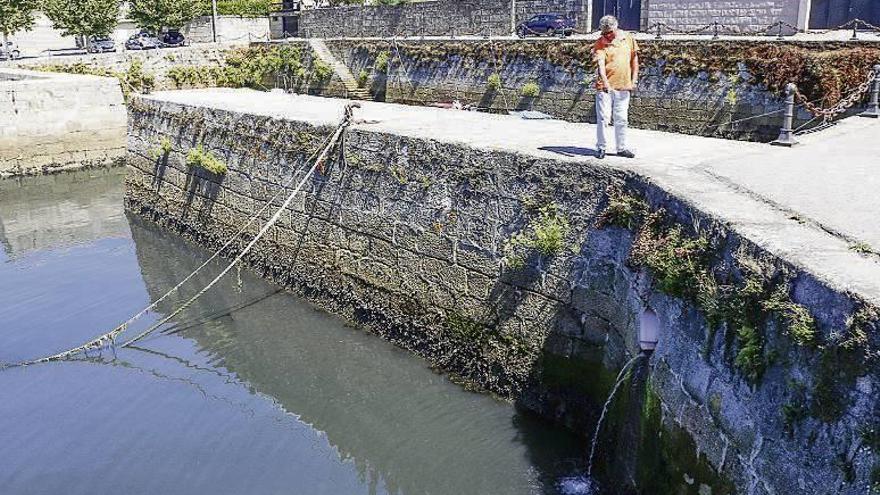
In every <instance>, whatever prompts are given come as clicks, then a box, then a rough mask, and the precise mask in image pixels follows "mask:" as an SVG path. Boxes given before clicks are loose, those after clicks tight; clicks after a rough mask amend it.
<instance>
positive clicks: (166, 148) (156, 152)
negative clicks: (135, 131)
mask: <svg viewBox="0 0 880 495" xmlns="http://www.w3.org/2000/svg"><path fill="white" fill-rule="evenodd" d="M169 153H171V140H170V139H168V138H167V137H164V136H163V137H162V139H160V140H159V144H158V145H157V146H156V147H155V148H152V149H150V153H149V155H150V158H152V159H153V160H159V159H161V158H164V157H166V156H168V154H169Z"/></svg>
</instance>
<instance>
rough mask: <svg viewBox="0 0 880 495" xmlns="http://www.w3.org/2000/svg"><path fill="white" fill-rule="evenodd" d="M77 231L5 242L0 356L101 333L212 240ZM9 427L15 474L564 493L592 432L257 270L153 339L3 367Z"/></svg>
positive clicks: (172, 485) (79, 481)
mask: <svg viewBox="0 0 880 495" xmlns="http://www.w3.org/2000/svg"><path fill="white" fill-rule="evenodd" d="M116 187H117V188H118V191H121V188H122V186H121V180H119V181H118V183H117V185H116ZM120 196H121V195H120ZM4 200H5V198H4V197H0V222H5V221H8V218H4V217H3V215H4V214H5V212H7V211H10V209H8V208H7V209H4V207H3V202H4ZM37 201H42V202H45V201H49V199H48V198H46V197H43V198H38V199H37ZM80 207H81V208H85V209H88V208H89V206H88V202H87V201H86V202H84V203H82V204H81V205H80ZM22 209H25V210H26V209H27V208H26V204H25V205H24V206H23V205H22V204H21V203H19V204H18V206H16V209H15V211H22ZM55 211H56V212H57V214H59V215H64V214H65V212H64V209H57V210H55ZM89 214H94V212H91V213H89ZM118 214H121V203H119V204H117V205H116V207H115V208H111V209H109V210H105V213H103V215H107V217H108V218H112V217H113V216H114V215H118ZM46 215H48V217H52V215H51V214H46ZM52 221H53V220H51V219H50V220H49V222H50V223H51V222H52ZM54 221H56V222H61V223H63V221H62V220H60V219H58V220H54ZM70 232H74V231H73V230H71V231H70ZM79 232H82V233H81V234H80V237H79V238H75V237H76V235H77V234H71V235H70V236H68V237H67V238H66V239H64V240H63V241H58V242H56V241H45V242H42V243H41V244H39V245H38V246H35V247H34V248H32V249H28V250H21V251H16V255H15V256H11V257H7V258H6V259H5V260H2V262H0V301H3V302H2V303H0V322H3V325H2V330H0V361H4V362H12V361H16V360H20V359H26V358H32V357H36V356H38V355H43V354H49V353H52V352H56V351H57V350H60V349H63V348H64V347H66V346H71V345H76V344H77V343H80V341H83V340H87V339H88V338H91V337H93V336H94V334H96V333H100V332H101V331H104V330H105V329H107V328H110V327H112V326H113V325H115V324H117V323H118V322H119V321H120V320H122V319H124V317H125V316H127V315H128V314H131V313H133V312H135V311H136V310H137V309H139V308H140V307H142V306H144V305H146V304H147V303H148V302H149V301H150V300H153V299H155V298H157V297H158V296H159V295H161V294H162V293H163V292H164V291H165V290H167V288H169V287H171V286H173V285H174V284H175V283H176V282H177V281H178V280H180V279H182V278H183V277H185V276H186V275H187V274H188V273H189V272H190V271H191V270H192V269H194V268H195V267H196V266H198V264H199V263H201V261H202V260H204V259H205V257H206V256H207V254H206V253H204V252H202V251H201V250H198V249H194V248H193V247H191V246H189V245H187V244H185V243H183V242H182V241H180V240H179V239H178V238H176V237H173V236H170V235H167V234H163V233H161V232H159V231H157V230H155V229H154V228H152V227H151V226H148V225H145V224H143V223H142V222H140V221H138V220H136V219H130V221H129V223H127V224H125V228H124V229H122V231H120V230H119V229H111V232H108V233H107V234H106V235H97V236H96V235H94V231H93V230H92V231H89V230H82V231H79ZM120 232H121V234H120ZM71 236H73V237H74V238H75V239H73V242H70V241H71V239H70V237H71ZM220 267H221V265H220V264H219V263H218V264H216V265H214V266H211V267H210V269H209V270H206V272H205V273H203V274H201V277H198V279H197V280H196V281H195V282H194V285H192V286H189V287H188V290H187V291H185V292H184V293H183V294H182V295H181V298H183V297H186V296H189V295H191V294H192V293H193V292H194V291H195V290H198V288H200V287H201V286H202V285H204V283H206V282H207V280H209V279H210V278H211V277H212V276H213V274H215V273H216V272H217V271H218V270H219V269H220ZM233 273H234V272H233ZM173 304H174V301H168V304H165V305H161V306H159V307H158V308H157V314H151V315H149V317H148V318H147V321H146V322H145V324H147V323H149V321H153V320H154V319H155V318H156V317H157V316H158V315H160V314H161V313H164V312H167V311H168V310H169V308H171V307H172V305H173ZM0 436H2V442H0V486H2V487H3V490H2V491H3V493H4V494H6V493H10V494H31V493H33V494H38V493H39V494H43V493H66V494H79V493H83V494H85V493H131V494H136V493H145V494H146V493H151V494H153V493H172V494H173V493H181V494H182V493H230V494H233V493H235V494H241V493H253V494H264V493H265V494H270V493H303V494H322V493H327V494H331V493H332V494H342V493H371V494H372V493H403V494H465V493H504V494H517V493H548V492H553V490H554V489H555V486H556V480H558V479H559V478H560V477H562V476H565V475H567V474H571V473H572V472H574V471H576V470H577V466H578V465H579V464H580V463H581V462H583V459H582V454H583V450H584V449H583V441H582V440H581V439H579V438H575V437H572V436H570V435H569V434H568V433H567V432H565V431H562V430H559V429H556V428H552V427H550V426H548V425H547V424H545V423H543V422H540V421H537V420H535V419H533V418H530V417H528V416H525V415H521V414H519V413H517V412H516V411H515V410H514V408H513V407H511V406H510V405H508V404H503V403H499V402H497V401H495V400H494V399H491V398H489V397H486V396H482V395H477V394H471V393H468V392H465V391H463V390H462V389H460V388H459V387H456V386H454V385H452V384H451V383H450V382H448V380H446V379H445V378H444V377H442V376H439V375H437V374H434V373H432V372H431V371H430V370H429V369H428V368H427V367H426V365H425V363H424V362H423V361H421V360H419V359H417V358H415V357H413V356H411V355H410V354H408V353H406V352H404V351H401V350H399V349H397V348H395V347H393V346H391V345H389V344H387V343H385V342H383V341H381V340H380V339H378V338H375V337H372V336H370V335H367V334H365V333H363V332H361V331H358V330H354V329H350V328H347V327H345V326H344V324H343V322H342V321H340V320H338V319H336V318H334V317H332V316H329V315H327V314H324V313H322V312H319V311H316V310H315V309H314V308H312V307H311V306H310V305H308V304H306V303H304V302H302V301H300V300H298V299H297V298H295V297H293V296H291V295H289V294H287V293H284V292H281V291H279V290H278V289H277V288H276V287H274V286H272V285H270V284H268V283H266V282H264V281H262V280H261V279H259V278H257V277H255V276H253V275H251V274H250V273H248V272H241V273H240V274H235V275H233V276H231V277H229V278H227V279H226V280H224V282H222V283H221V284H220V285H219V286H218V287H217V288H216V289H215V290H213V291H212V292H209V293H208V294H207V295H206V296H205V297H204V298H202V299H200V300H199V301H198V303H197V304H196V305H195V306H193V308H191V310H188V311H187V312H185V313H183V314H182V315H181V317H180V318H179V319H178V320H176V321H174V322H173V324H171V325H169V326H168V327H167V328H166V329H165V332H164V333H163V334H161V335H157V336H154V337H150V338H149V339H146V340H144V341H142V342H141V343H140V344H139V346H138V347H136V348H129V349H125V350H120V351H118V352H117V353H116V354H115V355H114V353H112V352H109V351H108V352H104V353H103V355H102V356H97V355H92V356H89V357H87V358H83V359H81V360H79V361H76V362H64V363H52V364H47V365H40V366H32V367H29V368H24V369H8V370H5V371H2V372H0Z"/></svg>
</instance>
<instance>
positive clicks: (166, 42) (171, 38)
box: [162, 30, 186, 48]
mask: <svg viewBox="0 0 880 495" xmlns="http://www.w3.org/2000/svg"><path fill="white" fill-rule="evenodd" d="M184 45H186V38H184V37H183V34H181V33H180V31H173V30H172V31H168V32H167V33H165V34H163V35H162V46H163V47H164V48H174V47H178V46H184Z"/></svg>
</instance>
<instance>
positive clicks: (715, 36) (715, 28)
mask: <svg viewBox="0 0 880 495" xmlns="http://www.w3.org/2000/svg"><path fill="white" fill-rule="evenodd" d="M719 26H720V25H719V23H718V21H717V20H715V21H713V22H712V33H713V34H712V39H713V40H717V39H718V29H719Z"/></svg>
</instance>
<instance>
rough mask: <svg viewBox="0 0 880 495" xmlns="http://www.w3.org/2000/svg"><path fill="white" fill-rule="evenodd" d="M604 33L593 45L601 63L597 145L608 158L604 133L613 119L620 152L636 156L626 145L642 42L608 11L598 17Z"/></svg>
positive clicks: (594, 54)
mask: <svg viewBox="0 0 880 495" xmlns="http://www.w3.org/2000/svg"><path fill="white" fill-rule="evenodd" d="M599 28H600V29H601V30H602V36H600V37H599V40H598V41H596V44H595V45H594V46H593V59H594V60H595V61H596V63H597V64H598V65H599V75H598V77H597V78H596V148H597V150H598V157H599V158H605V147H606V145H607V140H606V136H605V133H606V131H607V126H608V124H609V122H610V121H611V120H612V117H613V120H614V137H615V138H616V142H617V156H622V157H625V158H635V154H633V152H632V151H630V150H629V149H628V148H627V147H626V126H627V125H628V124H629V97H630V94H631V92H632V91H633V90H634V89H635V88H636V85H637V84H638V82H639V45H638V44H637V43H636V40H635V38H633V35H632V34H630V33H628V32H626V31H623V30H621V29H618V24H617V19H616V18H615V17H614V16H611V15H606V16H605V17H603V18H602V19H600V20H599Z"/></svg>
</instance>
